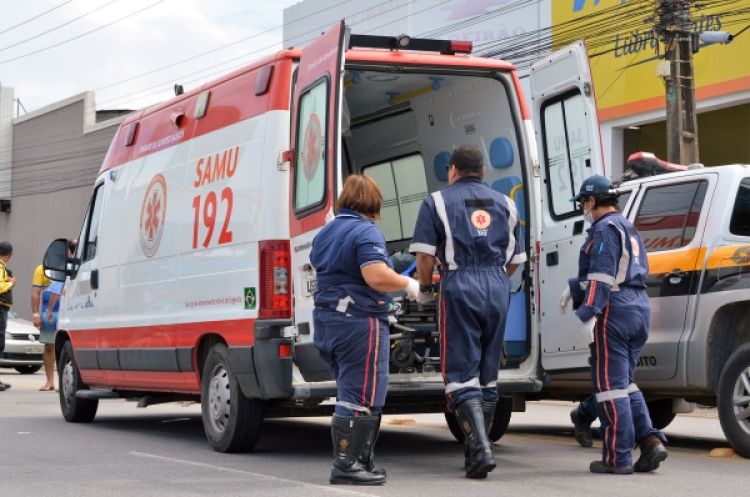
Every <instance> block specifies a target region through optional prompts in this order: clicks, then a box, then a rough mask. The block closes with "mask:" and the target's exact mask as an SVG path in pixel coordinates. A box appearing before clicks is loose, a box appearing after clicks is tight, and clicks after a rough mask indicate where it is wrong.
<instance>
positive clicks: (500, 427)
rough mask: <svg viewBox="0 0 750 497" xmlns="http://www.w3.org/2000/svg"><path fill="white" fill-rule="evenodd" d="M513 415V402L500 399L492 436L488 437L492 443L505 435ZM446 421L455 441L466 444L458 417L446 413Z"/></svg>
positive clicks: (491, 428) (508, 399)
mask: <svg viewBox="0 0 750 497" xmlns="http://www.w3.org/2000/svg"><path fill="white" fill-rule="evenodd" d="M512 414H513V400H512V399H510V398H506V397H500V398H498V399H497V409H495V418H494V419H493V420H492V427H490V434H489V437H488V438H489V439H490V440H491V441H492V442H497V441H498V440H500V439H501V438H502V436H503V435H505V432H506V430H507V429H508V424H509V423H510V416H511V415H512ZM445 421H446V423H447V424H448V429H449V430H450V431H451V433H452V434H453V436H454V437H455V439H456V440H457V441H458V442H460V443H464V432H463V430H461V427H460V426H459V425H458V420H457V419H456V416H455V415H454V414H453V413H452V412H446V413H445Z"/></svg>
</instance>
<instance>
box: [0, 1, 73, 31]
mask: <svg viewBox="0 0 750 497" xmlns="http://www.w3.org/2000/svg"><path fill="white" fill-rule="evenodd" d="M72 1H73V0H66V1H65V2H63V3H59V4H57V5H55V6H54V7H52V8H51V9H48V10H45V11H44V12H42V13H41V14H37V15H35V16H34V17H30V18H28V19H26V20H25V21H23V22H19V23H18V24H16V25H14V26H11V27H9V28H5V29H4V30H2V31H0V35H2V34H5V33H7V32H8V31H12V30H14V29H16V28H19V27H21V26H23V25H24V24H28V23H30V22H31V21H33V20H35V19H39V18H40V17H42V16H43V15H47V14H49V13H50V12H52V11H54V10H57V9H59V8H60V7H62V6H64V5H66V4H69V3H70V2H72Z"/></svg>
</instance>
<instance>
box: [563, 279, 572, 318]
mask: <svg viewBox="0 0 750 497" xmlns="http://www.w3.org/2000/svg"><path fill="white" fill-rule="evenodd" d="M571 300H573V297H572V296H571V295H570V286H568V285H565V290H563V292H562V293H561V294H560V314H565V313H566V312H567V311H568V304H570V301H571Z"/></svg>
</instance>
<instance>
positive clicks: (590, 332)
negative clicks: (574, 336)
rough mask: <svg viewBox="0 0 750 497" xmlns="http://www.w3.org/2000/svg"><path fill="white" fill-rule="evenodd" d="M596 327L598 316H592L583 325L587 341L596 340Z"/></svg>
mask: <svg viewBox="0 0 750 497" xmlns="http://www.w3.org/2000/svg"><path fill="white" fill-rule="evenodd" d="M595 327H596V318H591V319H589V320H588V321H586V322H585V323H583V325H582V326H581V333H582V334H583V336H584V337H585V338H586V339H587V340H588V342H586V343H591V342H593V341H594V328H595Z"/></svg>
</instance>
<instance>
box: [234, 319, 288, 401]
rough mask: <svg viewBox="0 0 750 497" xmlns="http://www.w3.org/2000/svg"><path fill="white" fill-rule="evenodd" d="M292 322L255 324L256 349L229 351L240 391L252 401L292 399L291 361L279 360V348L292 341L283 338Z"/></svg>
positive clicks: (284, 358)
mask: <svg viewBox="0 0 750 497" xmlns="http://www.w3.org/2000/svg"><path fill="white" fill-rule="evenodd" d="M290 325H291V323H290V322H289V321H282V320H268V321H256V322H255V345H254V346H252V347H230V348H229V355H230V357H231V359H232V367H233V369H234V372H235V375H236V377H237V381H238V382H239V384H240V389H241V390H242V393H243V394H244V395H245V397H247V398H249V399H264V400H268V399H286V398H289V397H291V396H292V394H293V393H294V388H292V357H291V356H289V357H279V346H280V345H281V344H288V345H289V346H290V347H291V343H292V342H291V340H290V339H289V338H284V337H283V336H282V330H283V328H284V327H287V326H290Z"/></svg>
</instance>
